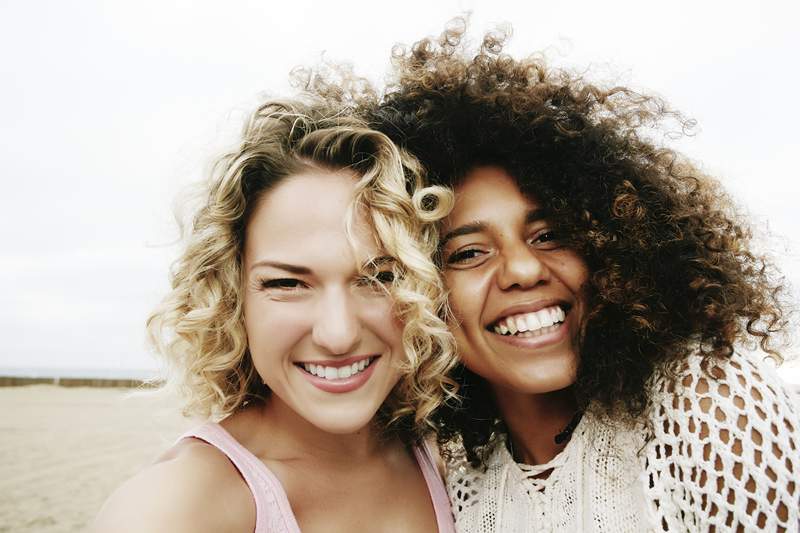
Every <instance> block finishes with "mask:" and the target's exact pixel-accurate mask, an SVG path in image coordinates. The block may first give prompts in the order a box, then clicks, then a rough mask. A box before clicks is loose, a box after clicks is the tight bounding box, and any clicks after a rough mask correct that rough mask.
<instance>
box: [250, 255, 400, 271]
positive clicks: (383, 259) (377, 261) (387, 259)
mask: <svg viewBox="0 0 800 533" xmlns="http://www.w3.org/2000/svg"><path fill="white" fill-rule="evenodd" d="M394 260H395V259H394V257H392V256H389V255H382V256H380V257H373V258H370V259H367V260H366V261H364V262H363V263H362V265H361V268H362V270H363V269H366V268H368V267H371V266H373V267H379V266H381V265H385V264H387V263H392V262H394ZM259 267H272V268H277V269H278V270H285V271H286V272H289V273H291V274H297V275H300V276H308V275H310V274H311V273H312V271H311V269H310V268H308V267H304V266H299V265H292V264H290V263H281V262H278V261H268V260H263V261H258V262H257V263H253V264H252V265H250V270H251V271H252V270H254V269H256V268H259Z"/></svg>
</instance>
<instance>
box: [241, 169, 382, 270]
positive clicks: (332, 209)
mask: <svg viewBox="0 0 800 533" xmlns="http://www.w3.org/2000/svg"><path fill="white" fill-rule="evenodd" d="M355 185H356V178H355V176H354V175H353V174H351V173H349V172H333V171H329V170H317V169H313V170H309V171H307V172H303V173H300V174H296V175H293V176H289V177H287V178H286V179H284V180H283V181H281V182H280V183H279V184H278V185H277V186H275V187H274V188H273V189H272V190H270V191H269V192H267V193H266V194H264V196H263V197H262V198H261V199H260V200H259V202H258V204H257V206H256V208H255V209H254V211H253V215H252V217H251V219H250V221H249V222H248V225H247V228H246V232H245V258H246V260H247V261H259V260H262V259H265V258H266V257H268V258H269V259H271V260H276V261H284V262H302V263H303V264H305V263H313V262H315V261H317V262H318V261H327V260H329V259H330V258H332V257H333V258H339V259H342V258H347V259H348V261H349V262H350V263H353V262H354V260H355V257H354V250H353V246H352V245H351V241H350V240H348V237H347V233H346V218H347V213H348V209H349V207H350V205H351V203H352V201H353V197H354V192H355ZM352 227H353V238H354V242H353V243H352V244H354V245H355V246H356V250H355V251H356V253H357V254H358V255H359V256H362V255H373V254H374V253H375V251H376V249H377V246H376V243H375V239H374V238H373V236H372V231H371V229H370V227H369V225H368V224H367V220H366V217H365V216H364V215H363V213H356V215H355V216H354V218H353V226H352ZM308 266H311V265H308Z"/></svg>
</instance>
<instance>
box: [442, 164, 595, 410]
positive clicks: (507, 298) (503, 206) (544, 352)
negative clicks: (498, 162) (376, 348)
mask: <svg viewBox="0 0 800 533" xmlns="http://www.w3.org/2000/svg"><path fill="white" fill-rule="evenodd" d="M538 208H539V204H538V203H537V201H536V200H535V199H531V198H526V197H525V196H524V195H523V194H522V193H521V192H520V190H519V188H518V187H517V185H516V182H515V181H514V179H513V178H512V177H511V176H509V175H508V174H507V173H506V172H505V171H504V170H503V169H501V168H498V167H477V168H475V169H473V170H472V171H471V172H470V173H469V174H468V175H467V176H465V178H464V180H463V181H462V182H461V184H460V186H459V187H458V188H457V189H456V204H455V208H454V209H453V212H452V213H451V214H450V216H449V217H448V219H447V221H446V223H445V227H444V231H443V235H447V234H448V233H449V232H452V231H454V230H456V229H458V228H460V227H464V226H466V225H475V226H476V228H477V229H476V231H474V232H470V233H468V234H465V235H460V236H457V237H455V238H453V239H451V240H449V241H448V242H447V243H446V245H445V248H444V260H445V280H446V283H447V286H448V289H449V291H450V305H451V308H452V310H453V314H454V315H455V317H456V321H455V322H454V323H453V324H451V327H452V330H453V333H454V335H455V337H456V341H457V343H458V348H459V355H460V357H461V359H462V361H463V362H464V364H465V365H466V366H467V367H468V368H469V369H470V370H472V371H473V372H475V373H476V374H478V375H480V376H482V377H483V378H485V379H486V380H487V381H489V383H490V384H491V385H492V387H493V388H494V389H495V391H496V392H497V391H498V390H500V389H507V390H510V391H513V392H514V393H518V394H520V393H521V394H541V393H548V392H552V391H558V390H561V389H564V388H566V387H568V386H569V385H571V384H572V383H573V382H574V380H575V372H576V366H577V360H578V355H577V353H576V348H575V339H576V338H577V335H578V329H579V327H580V322H581V319H582V318H583V314H584V312H585V306H584V302H583V298H582V292H581V288H582V286H583V284H584V283H585V282H586V280H587V277H588V270H587V267H586V264H585V262H584V261H583V259H581V258H580V257H579V256H578V255H577V254H576V253H575V252H574V251H572V250H570V249H568V248H566V247H562V246H560V245H559V244H558V242H557V236H555V239H556V240H553V238H554V236H553V234H552V233H551V232H550V233H548V232H549V225H548V222H547V220H541V219H536V220H533V219H531V217H530V216H529V215H530V214H531V213H535V212H536V210H537V209H538ZM541 301H556V302H559V303H560V304H562V305H564V306H567V307H568V308H569V309H570V311H569V313H568V314H567V319H566V322H565V323H564V325H563V326H562V328H566V330H565V331H564V332H563V333H564V334H563V335H561V336H560V337H559V338H557V339H555V340H554V341H553V342H549V343H547V344H545V345H542V346H534V347H525V346H516V345H513V344H510V343H509V342H506V341H504V340H503V338H501V337H500V336H498V335H497V334H495V333H494V332H492V331H488V330H487V326H489V324H491V323H492V322H493V321H496V320H497V319H498V318H500V317H501V316H504V310H507V309H509V308H510V307H512V306H514V305H518V304H520V305H525V304H535V303H536V302H541Z"/></svg>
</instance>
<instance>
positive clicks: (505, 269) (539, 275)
mask: <svg viewBox="0 0 800 533" xmlns="http://www.w3.org/2000/svg"><path fill="white" fill-rule="evenodd" d="M501 261H502V263H501V265H500V269H499V271H498V274H497V285H498V286H499V287H500V288H501V289H502V290H509V289H515V288H516V289H529V288H531V287H534V286H536V285H538V284H539V283H544V282H547V281H549V280H550V269H548V268H547V265H546V264H545V262H544V261H542V258H541V257H539V255H538V252H537V250H534V249H532V248H531V247H530V246H529V245H528V244H527V243H525V242H521V243H518V244H516V245H514V246H511V247H506V249H505V250H503V251H502V253H501Z"/></svg>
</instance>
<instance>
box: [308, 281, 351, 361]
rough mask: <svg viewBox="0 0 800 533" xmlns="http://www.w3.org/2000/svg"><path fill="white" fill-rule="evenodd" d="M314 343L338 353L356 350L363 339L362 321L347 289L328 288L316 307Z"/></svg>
mask: <svg viewBox="0 0 800 533" xmlns="http://www.w3.org/2000/svg"><path fill="white" fill-rule="evenodd" d="M311 337H312V340H313V342H314V344H316V345H317V346H319V347H321V348H322V349H324V350H325V351H327V352H329V353H331V354H334V355H346V354H349V353H352V352H353V351H354V350H355V349H356V347H357V345H358V342H359V340H360V339H361V322H360V319H359V317H358V314H357V312H356V309H355V308H354V302H353V301H352V299H351V298H350V296H349V295H348V294H347V291H346V290H344V289H335V290H330V291H328V292H327V293H326V294H325V295H323V297H322V299H321V300H320V302H319V304H318V305H317V309H316V317H314V327H313V330H312V335H311Z"/></svg>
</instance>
